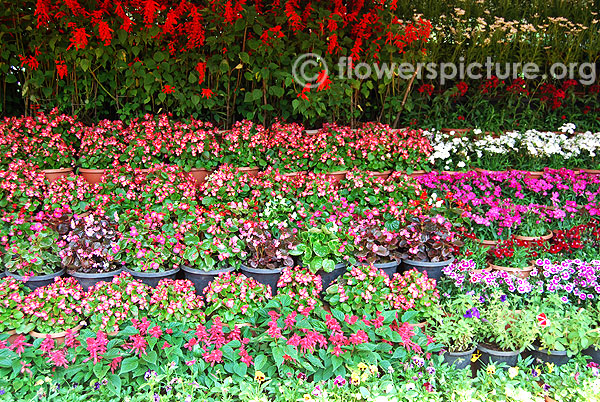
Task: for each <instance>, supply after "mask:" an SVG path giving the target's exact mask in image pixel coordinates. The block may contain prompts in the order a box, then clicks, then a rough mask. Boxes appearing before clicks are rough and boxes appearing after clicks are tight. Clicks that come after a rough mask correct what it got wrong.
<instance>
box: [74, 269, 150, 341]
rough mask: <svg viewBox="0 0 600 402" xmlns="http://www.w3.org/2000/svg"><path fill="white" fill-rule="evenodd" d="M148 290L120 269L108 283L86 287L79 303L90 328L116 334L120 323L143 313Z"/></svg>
mask: <svg viewBox="0 0 600 402" xmlns="http://www.w3.org/2000/svg"><path fill="white" fill-rule="evenodd" d="M151 293H152V289H151V288H150V287H149V286H148V285H145V284H144V283H142V282H140V281H138V280H136V279H134V278H133V277H132V276H131V274H129V273H127V272H121V273H120V274H119V275H117V276H115V277H114V278H113V279H112V281H110V282H98V283H96V284H95V285H94V286H92V287H90V288H89V289H88V292H87V295H86V297H85V299H84V300H83V302H82V308H83V312H84V314H85V315H86V316H87V317H88V320H89V327H90V329H92V330H94V331H97V330H102V331H106V332H108V333H109V334H116V333H117V332H118V331H119V329H120V327H121V325H122V324H124V323H125V322H127V321H128V320H132V319H139V318H141V317H145V316H146V312H147V310H148V307H149V304H150V295H151Z"/></svg>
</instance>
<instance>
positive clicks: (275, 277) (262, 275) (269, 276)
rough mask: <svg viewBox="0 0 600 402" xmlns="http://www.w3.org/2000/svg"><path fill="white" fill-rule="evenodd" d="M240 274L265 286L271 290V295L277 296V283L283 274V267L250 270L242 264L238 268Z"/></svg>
mask: <svg viewBox="0 0 600 402" xmlns="http://www.w3.org/2000/svg"><path fill="white" fill-rule="evenodd" d="M240 269H241V271H242V273H243V274H244V275H246V276H247V277H249V278H253V279H255V280H256V281H257V282H260V283H262V284H263V285H267V286H269V287H270V288H271V294H272V295H273V296H275V295H276V294H277V282H278V281H279V277H280V276H281V273H282V272H283V267H281V268H277V269H260V268H250V267H247V266H245V265H244V264H242V266H241V267H240Z"/></svg>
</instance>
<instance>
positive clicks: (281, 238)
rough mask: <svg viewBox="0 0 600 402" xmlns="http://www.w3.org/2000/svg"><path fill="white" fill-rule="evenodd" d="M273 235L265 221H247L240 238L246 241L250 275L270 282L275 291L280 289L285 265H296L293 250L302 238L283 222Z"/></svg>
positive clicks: (246, 269)
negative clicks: (278, 285) (299, 238)
mask: <svg viewBox="0 0 600 402" xmlns="http://www.w3.org/2000/svg"><path fill="white" fill-rule="evenodd" d="M279 226H280V227H277V228H276V234H273V233H272V232H271V230H270V228H269V225H268V223H267V222H265V221H258V222H256V221H251V220H247V221H246V222H244V224H243V225H241V226H240V239H241V240H242V241H243V242H244V244H245V250H246V252H247V258H246V259H245V260H244V261H243V262H242V264H241V268H240V269H241V271H242V273H244V274H245V275H246V276H248V277H251V278H254V279H256V280H257V281H258V282H260V283H262V284H265V285H268V286H269V287H270V289H271V292H272V294H275V293H276V292H277V282H278V281H279V277H280V276H281V272H282V271H283V269H284V268H285V267H292V266H293V265H294V260H293V258H292V255H291V253H292V252H293V250H294V249H295V248H296V246H297V244H298V240H297V239H296V236H295V235H294V233H293V231H292V230H290V229H289V228H286V227H285V226H283V224H280V225H279Z"/></svg>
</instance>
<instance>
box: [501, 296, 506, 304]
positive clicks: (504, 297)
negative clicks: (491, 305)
mask: <svg viewBox="0 0 600 402" xmlns="http://www.w3.org/2000/svg"><path fill="white" fill-rule="evenodd" d="M500 301H501V302H502V303H504V302H505V301H506V295H502V296H500Z"/></svg>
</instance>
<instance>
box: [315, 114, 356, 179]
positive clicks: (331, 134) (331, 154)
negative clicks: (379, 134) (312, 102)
mask: <svg viewBox="0 0 600 402" xmlns="http://www.w3.org/2000/svg"><path fill="white" fill-rule="evenodd" d="M354 138H355V133H354V132H353V131H352V130H351V129H350V127H342V126H338V125H337V124H335V123H327V124H324V125H323V128H322V129H320V130H319V131H318V132H317V133H315V134H314V135H312V136H311V137H310V141H307V143H306V149H305V152H307V153H308V154H309V155H311V159H310V161H309V166H310V168H311V169H312V170H314V171H315V172H316V173H323V174H325V175H326V177H327V179H328V180H329V181H331V182H332V183H339V181H340V180H342V179H343V178H344V177H346V173H347V172H348V170H349V169H352V167H353V166H354V161H353V154H352V145H351V144H352V143H353V142H354Z"/></svg>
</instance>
